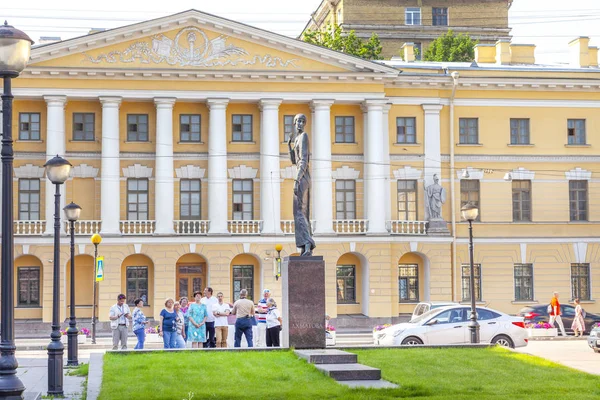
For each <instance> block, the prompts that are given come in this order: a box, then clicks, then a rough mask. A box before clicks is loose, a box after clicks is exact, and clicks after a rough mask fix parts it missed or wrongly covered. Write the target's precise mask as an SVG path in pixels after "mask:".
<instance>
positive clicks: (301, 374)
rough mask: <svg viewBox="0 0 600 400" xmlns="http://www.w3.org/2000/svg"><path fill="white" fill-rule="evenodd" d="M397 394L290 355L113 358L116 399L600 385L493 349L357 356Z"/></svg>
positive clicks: (407, 394) (529, 391)
mask: <svg viewBox="0 0 600 400" xmlns="http://www.w3.org/2000/svg"><path fill="white" fill-rule="evenodd" d="M355 352H356V353H357V354H358V356H359V362H360V363H362V364H366V365H370V366H373V367H377V368H381V370H382V374H383V378H384V379H387V380H389V381H392V382H395V383H398V384H400V385H401V386H400V388H398V389H381V390H368V389H349V388H347V387H346V386H342V385H339V384H337V383H336V382H335V381H333V380H331V379H330V378H327V377H325V375H323V374H321V373H320V372H318V371H317V370H316V369H315V368H314V367H313V366H311V365H308V364H307V363H306V362H305V361H304V360H300V359H298V358H297V357H296V356H295V355H294V354H293V353H292V352H290V351H284V350H282V351H276V352H238V353H233V352H202V351H195V352H181V353H167V352H164V353H162V352H161V353H146V354H129V355H126V354H107V355H106V356H105V358H104V375H103V379H102V389H101V392H100V397H99V399H100V400H110V399H165V400H167V399H173V400H188V399H190V398H194V399H200V398H202V399H204V398H216V399H244V400H246V399H261V398H268V399H361V400H362V399H367V400H369V399H374V400H375V399H391V398H418V399H423V400H425V399H447V400H450V399H452V400H454V399H473V400H474V399H477V400H480V399H498V400H500V399H544V400H546V399H552V398H557V399H561V400H563V399H577V400H580V399H597V398H600V377H597V376H594V375H589V374H585V373H583V372H578V371H575V370H572V369H569V368H566V367H563V366H560V365H557V364H554V363H552V362H549V361H546V360H543V359H540V358H537V357H533V356H528V355H524V354H518V353H512V352H510V351H508V350H504V349H498V348H491V349H373V350H357V351H355Z"/></svg>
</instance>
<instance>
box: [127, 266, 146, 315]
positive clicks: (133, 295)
mask: <svg viewBox="0 0 600 400" xmlns="http://www.w3.org/2000/svg"><path fill="white" fill-rule="evenodd" d="M135 299H142V300H144V306H148V305H149V304H148V301H149V296H148V267H127V304H129V305H134V303H133V302H134V301H135Z"/></svg>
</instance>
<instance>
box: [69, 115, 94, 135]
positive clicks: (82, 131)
mask: <svg viewBox="0 0 600 400" xmlns="http://www.w3.org/2000/svg"><path fill="white" fill-rule="evenodd" d="M94 119H95V115H94V113H73V140H76V141H82V142H92V141H94Z"/></svg>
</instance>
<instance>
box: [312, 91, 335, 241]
mask: <svg viewBox="0 0 600 400" xmlns="http://www.w3.org/2000/svg"><path fill="white" fill-rule="evenodd" d="M332 104H333V100H314V101H313V102H312V106H313V109H314V114H315V118H314V120H315V122H314V131H313V132H311V134H312V135H311V142H312V158H311V160H310V162H311V163H312V165H313V176H312V191H313V194H314V195H313V199H314V202H313V203H312V204H311V208H312V209H313V216H314V219H315V220H316V221H317V222H316V226H315V229H314V234H315V235H333V234H334V233H335V232H334V231H333V190H332V184H331V105H332Z"/></svg>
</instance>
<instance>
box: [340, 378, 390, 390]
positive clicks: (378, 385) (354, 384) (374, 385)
mask: <svg viewBox="0 0 600 400" xmlns="http://www.w3.org/2000/svg"><path fill="white" fill-rule="evenodd" d="M339 383H340V384H342V385H346V386H348V387H351V388H366V389H396V388H397V387H398V385H396V384H395V383H392V382H388V381H384V380H383V379H379V380H376V381H339Z"/></svg>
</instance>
